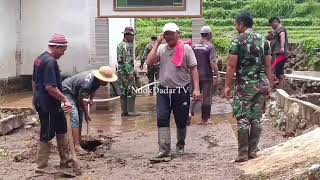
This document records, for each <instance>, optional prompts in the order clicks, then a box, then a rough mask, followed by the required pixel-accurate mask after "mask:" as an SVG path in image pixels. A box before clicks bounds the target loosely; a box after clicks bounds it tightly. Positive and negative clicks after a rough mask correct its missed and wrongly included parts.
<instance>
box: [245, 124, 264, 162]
mask: <svg viewBox="0 0 320 180" xmlns="http://www.w3.org/2000/svg"><path fill="white" fill-rule="evenodd" d="M261 132H262V126H261V124H260V123H259V122H252V123H251V131H250V136H249V152H248V155H249V158H250V159H254V158H256V157H257V150H258V144H259V140H260V135H261Z"/></svg>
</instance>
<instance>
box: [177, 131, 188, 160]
mask: <svg viewBox="0 0 320 180" xmlns="http://www.w3.org/2000/svg"><path fill="white" fill-rule="evenodd" d="M186 136H187V128H183V129H179V128H177V140H178V142H177V145H176V154H177V155H183V153H184V146H185V144H186V143H185V140H186Z"/></svg>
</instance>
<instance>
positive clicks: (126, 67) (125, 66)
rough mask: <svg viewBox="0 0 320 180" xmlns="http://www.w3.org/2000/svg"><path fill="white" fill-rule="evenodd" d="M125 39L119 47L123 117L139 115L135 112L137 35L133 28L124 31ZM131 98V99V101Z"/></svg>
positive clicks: (118, 70)
mask: <svg viewBox="0 0 320 180" xmlns="http://www.w3.org/2000/svg"><path fill="white" fill-rule="evenodd" d="M123 33H124V39H123V40H122V42H121V43H120V44H119V45H118V47H117V61H118V69H117V75H118V77H119V88H120V91H121V95H120V103H121V110H122V113H121V116H129V115H137V114H136V113H135V112H134V104H135V96H136V95H135V92H134V88H135V72H134V62H133V59H134V58H133V51H134V50H133V40H134V35H135V34H136V33H135V31H134V29H133V28H132V27H126V28H125V30H124V32H123ZM129 98H130V99H129ZM128 105H129V106H131V107H133V108H132V109H133V112H128Z"/></svg>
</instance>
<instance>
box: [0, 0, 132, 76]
mask: <svg viewBox="0 0 320 180" xmlns="http://www.w3.org/2000/svg"><path fill="white" fill-rule="evenodd" d="M110 2H112V1H111V0H110ZM97 9H98V8H97V0H55V1H52V0H0V22H1V23H0V39H1V40H0V79H3V78H8V77H15V76H19V75H31V74H32V68H33V61H34V59H35V58H36V57H37V56H38V55H40V54H41V53H42V52H44V51H45V50H46V49H47V43H48V40H49V39H50V37H51V35H52V34H53V33H55V32H59V33H63V34H66V36H67V38H68V40H69V47H68V50H67V52H66V53H65V55H64V56H63V57H62V58H61V60H59V61H58V62H59V64H60V68H61V70H62V73H63V74H66V75H68V74H72V73H74V72H79V71H83V70H86V69H89V68H92V67H95V66H100V65H102V64H103V65H111V66H113V67H114V66H115V65H116V46H117V44H118V43H120V42H121V40H122V38H123V34H122V33H121V32H122V31H123V29H124V28H125V27H126V26H134V20H133V19H130V18H122V19H107V18H97ZM109 27H110V28H109Z"/></svg>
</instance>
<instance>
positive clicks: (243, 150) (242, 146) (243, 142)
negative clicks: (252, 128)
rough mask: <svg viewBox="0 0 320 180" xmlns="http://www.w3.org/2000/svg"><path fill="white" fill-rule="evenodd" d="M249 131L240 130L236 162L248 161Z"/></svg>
mask: <svg viewBox="0 0 320 180" xmlns="http://www.w3.org/2000/svg"><path fill="white" fill-rule="evenodd" d="M248 140H249V129H246V128H243V129H238V157H237V159H235V162H244V161H247V160H248V147H249V143H248Z"/></svg>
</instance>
